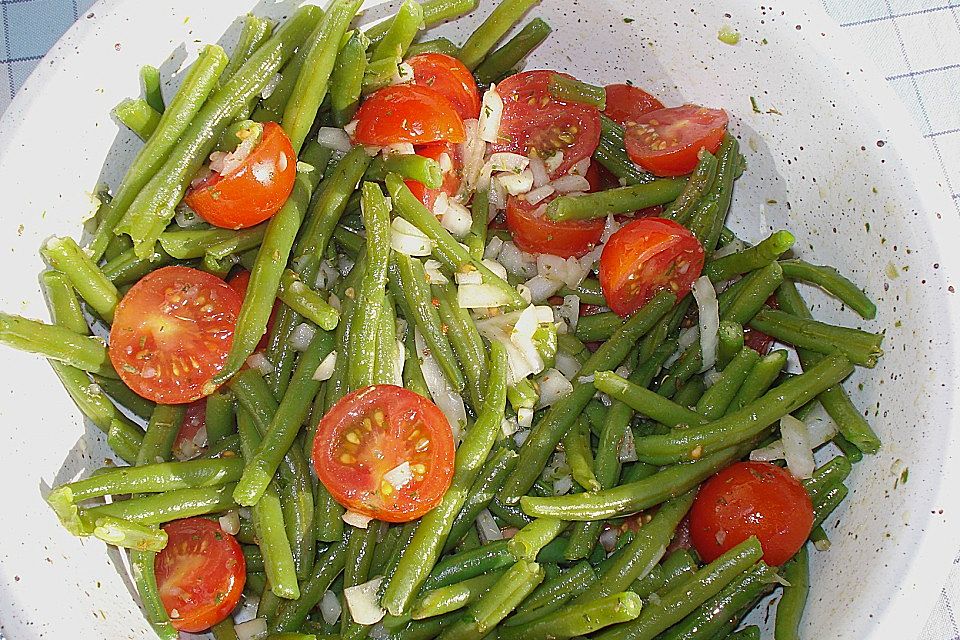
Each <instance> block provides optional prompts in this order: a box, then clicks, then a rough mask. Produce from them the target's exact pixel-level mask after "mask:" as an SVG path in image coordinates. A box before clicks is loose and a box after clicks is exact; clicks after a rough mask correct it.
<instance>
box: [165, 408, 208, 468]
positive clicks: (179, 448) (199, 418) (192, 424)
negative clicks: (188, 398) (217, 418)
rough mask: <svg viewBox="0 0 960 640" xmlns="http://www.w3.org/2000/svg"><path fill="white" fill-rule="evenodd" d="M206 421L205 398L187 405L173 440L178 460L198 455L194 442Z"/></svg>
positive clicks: (197, 448) (198, 451) (198, 449)
mask: <svg viewBox="0 0 960 640" xmlns="http://www.w3.org/2000/svg"><path fill="white" fill-rule="evenodd" d="M206 423H207V399H206V398H203V399H201V400H197V401H196V402H191V403H190V404H188V405H187V408H186V410H185V411H184V414H183V422H182V423H181V424H180V430H179V431H177V438H176V440H174V441H173V450H174V452H175V453H176V457H177V459H178V460H188V459H190V458H196V457H197V456H198V455H200V448H199V447H197V444H196V442H194V440H195V438H196V437H197V434H198V433H200V429H203V428H204V427H205V426H206Z"/></svg>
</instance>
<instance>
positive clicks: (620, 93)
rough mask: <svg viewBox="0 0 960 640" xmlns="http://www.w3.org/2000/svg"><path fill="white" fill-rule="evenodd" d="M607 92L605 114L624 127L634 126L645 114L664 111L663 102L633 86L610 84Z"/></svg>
mask: <svg viewBox="0 0 960 640" xmlns="http://www.w3.org/2000/svg"><path fill="white" fill-rule="evenodd" d="M606 90H607V106H606V107H605V108H604V110H603V113H604V114H606V116H607V117H608V118H610V119H611V120H615V121H616V122H619V123H620V124H622V125H624V126H627V125H632V124H633V123H635V122H636V121H637V119H638V118H640V116H642V115H643V114H645V113H649V112H651V111H656V110H658V109H663V103H662V102H660V101H659V100H657V99H656V98H654V97H653V96H652V95H650V94H649V93H647V92H646V91H644V90H643V89H641V88H640V87H635V86H633V85H631V84H608V85H607V86H606Z"/></svg>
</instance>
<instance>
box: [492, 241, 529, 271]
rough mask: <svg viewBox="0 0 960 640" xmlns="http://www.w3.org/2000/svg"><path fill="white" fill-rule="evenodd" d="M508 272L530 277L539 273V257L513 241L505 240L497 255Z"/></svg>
mask: <svg viewBox="0 0 960 640" xmlns="http://www.w3.org/2000/svg"><path fill="white" fill-rule="evenodd" d="M497 260H499V261H500V264H502V265H503V266H504V268H505V269H506V270H507V273H509V274H511V275H513V276H517V277H519V278H524V279H529V278H532V277H533V276H535V275H537V258H536V256H534V255H531V254H529V253H526V252H524V251H521V250H520V249H519V248H517V245H515V244H513V243H512V242H504V243H503V247H502V248H501V249H500V255H499V256H498V257H497Z"/></svg>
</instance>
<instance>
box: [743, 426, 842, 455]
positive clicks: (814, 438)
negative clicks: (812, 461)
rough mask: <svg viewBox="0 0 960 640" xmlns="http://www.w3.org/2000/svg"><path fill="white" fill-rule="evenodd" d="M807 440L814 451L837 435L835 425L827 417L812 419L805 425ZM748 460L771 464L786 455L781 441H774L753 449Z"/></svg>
mask: <svg viewBox="0 0 960 640" xmlns="http://www.w3.org/2000/svg"><path fill="white" fill-rule="evenodd" d="M806 425H807V438H808V442H809V444H810V448H811V449H816V448H817V447H819V446H820V445H822V444H825V443H827V442H829V441H830V440H832V439H833V437H834V436H835V435H837V425H836V423H835V422H834V421H833V420H831V419H830V418H829V417H826V418H814V419H812V420H810V421H809V422H807V423H806ZM750 459H751V460H757V461H760V462H773V461H774V460H785V459H786V453H785V452H784V446H783V441H782V440H775V441H774V442H772V443H770V444H769V445H767V446H766V447H763V448H762V449H754V450H753V451H751V452H750Z"/></svg>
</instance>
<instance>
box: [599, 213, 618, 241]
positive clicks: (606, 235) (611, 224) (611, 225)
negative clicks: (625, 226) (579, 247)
mask: <svg viewBox="0 0 960 640" xmlns="http://www.w3.org/2000/svg"><path fill="white" fill-rule="evenodd" d="M620 226H621V225H620V223H619V222H617V219H616V218H614V217H613V214H612V213H611V214H608V215H607V221H606V222H605V223H604V225H603V233H602V234H601V235H600V244H606V243H607V240H609V239H610V237H611V236H613V234H615V233H616V232H617V231H619V230H620Z"/></svg>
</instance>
